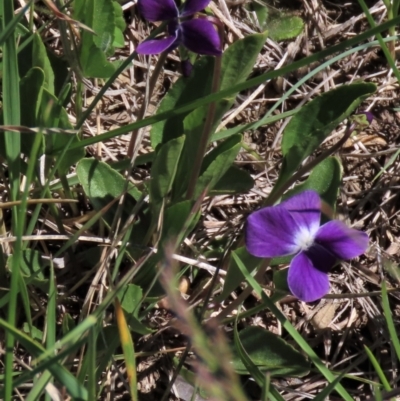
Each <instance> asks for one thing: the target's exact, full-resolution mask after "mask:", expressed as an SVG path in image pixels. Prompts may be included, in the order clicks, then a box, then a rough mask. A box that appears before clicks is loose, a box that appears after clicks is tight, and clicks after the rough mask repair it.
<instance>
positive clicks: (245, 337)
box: [232, 326, 310, 377]
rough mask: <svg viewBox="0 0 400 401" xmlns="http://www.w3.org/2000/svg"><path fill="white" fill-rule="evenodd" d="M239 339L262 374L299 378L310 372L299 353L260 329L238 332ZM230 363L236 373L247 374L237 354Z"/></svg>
mask: <svg viewBox="0 0 400 401" xmlns="http://www.w3.org/2000/svg"><path fill="white" fill-rule="evenodd" d="M239 338H240V342H241V343H242V346H243V348H244V349H245V350H246V352H247V354H248V355H249V357H250V359H251V360H252V362H253V363H254V365H256V366H257V367H258V369H259V370H261V371H262V372H268V373H269V374H271V376H283V377H287V376H291V377H293V376H296V377H299V376H300V377H301V376H304V375H306V374H308V372H309V370H310V363H309V362H308V361H307V359H306V358H305V357H304V356H303V355H302V354H301V353H300V352H298V351H296V350H295V349H294V348H293V347H292V346H290V345H289V344H288V343H287V342H285V341H284V340H283V339H282V338H280V337H278V336H277V335H275V334H273V333H271V332H269V331H267V330H264V329H262V328H261V327H255V326H250V327H246V328H245V329H244V330H242V331H240V332H239ZM232 362H233V367H234V369H235V370H236V372H238V373H239V374H248V371H247V369H246V368H245V366H244V364H243V362H242V360H241V358H240V357H239V356H238V355H237V354H236V355H235V356H234V357H233V361H232Z"/></svg>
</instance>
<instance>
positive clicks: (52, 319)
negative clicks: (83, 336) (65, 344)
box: [45, 259, 57, 401]
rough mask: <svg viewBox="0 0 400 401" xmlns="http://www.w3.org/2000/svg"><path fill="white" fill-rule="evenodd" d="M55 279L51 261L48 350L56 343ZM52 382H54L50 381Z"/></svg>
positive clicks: (47, 319)
mask: <svg viewBox="0 0 400 401" xmlns="http://www.w3.org/2000/svg"><path fill="white" fill-rule="evenodd" d="M54 280H55V278H54V266H53V262H52V260H51V259H50V277H49V297H48V302H47V313H46V348H53V347H54V344H55V343H56V325H57V322H56V307H57V292H56V286H55V281H54ZM50 382H52V380H50ZM45 400H46V401H51V398H50V395H49V394H46V397H45Z"/></svg>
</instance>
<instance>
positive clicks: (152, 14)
mask: <svg viewBox="0 0 400 401" xmlns="http://www.w3.org/2000/svg"><path fill="white" fill-rule="evenodd" d="M137 5H138V8H139V12H140V14H141V15H142V16H143V17H144V18H146V19H147V20H148V21H168V20H170V19H174V18H178V16H179V11H178V7H177V6H176V4H175V1H174V0H138V2H137Z"/></svg>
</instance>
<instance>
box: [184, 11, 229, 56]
mask: <svg viewBox="0 0 400 401" xmlns="http://www.w3.org/2000/svg"><path fill="white" fill-rule="evenodd" d="M180 29H181V32H182V42H183V44H184V46H186V47H187V48H188V49H189V50H190V51H192V52H194V53H198V54H207V55H210V56H220V55H221V54H222V50H221V47H222V46H221V40H220V37H219V35H218V32H217V31H216V29H215V27H214V24H212V23H211V22H210V21H207V20H206V19H202V18H197V19H192V20H189V21H184V22H182V23H181V25H180Z"/></svg>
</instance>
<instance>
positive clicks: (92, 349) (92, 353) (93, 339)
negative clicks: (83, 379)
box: [84, 326, 97, 400]
mask: <svg viewBox="0 0 400 401" xmlns="http://www.w3.org/2000/svg"><path fill="white" fill-rule="evenodd" d="M96 343H97V333H96V326H95V327H94V328H92V329H91V330H90V331H89V339H88V348H87V353H86V355H85V358H84V359H85V360H87V361H88V371H87V374H88V376H87V389H88V398H89V400H96V399H97V396H96V393H97V382H96V356H97V351H96Z"/></svg>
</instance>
